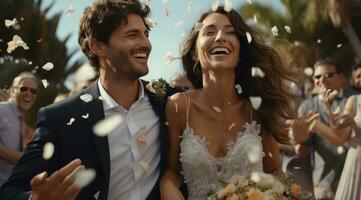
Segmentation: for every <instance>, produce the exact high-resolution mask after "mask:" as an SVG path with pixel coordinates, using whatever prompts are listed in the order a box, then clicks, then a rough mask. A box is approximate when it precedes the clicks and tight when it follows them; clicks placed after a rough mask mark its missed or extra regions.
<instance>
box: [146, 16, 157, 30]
mask: <svg viewBox="0 0 361 200" xmlns="http://www.w3.org/2000/svg"><path fill="white" fill-rule="evenodd" d="M145 23H146V24H147V25H148V27H149V28H154V27H155V26H156V25H157V23H156V22H155V21H154V20H152V19H150V18H145Z"/></svg>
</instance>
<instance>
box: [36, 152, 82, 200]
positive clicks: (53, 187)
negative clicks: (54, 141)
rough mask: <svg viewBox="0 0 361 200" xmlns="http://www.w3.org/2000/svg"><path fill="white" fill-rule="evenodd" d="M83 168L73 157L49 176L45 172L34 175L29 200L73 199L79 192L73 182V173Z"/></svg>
mask: <svg viewBox="0 0 361 200" xmlns="http://www.w3.org/2000/svg"><path fill="white" fill-rule="evenodd" d="M81 169H84V166H83V165H81V161H80V160H79V159H75V160H73V161H71V162H70V163H69V164H67V165H66V166H65V167H63V168H61V169H60V170H58V171H56V172H55V173H54V174H52V175H51V176H50V177H48V174H47V172H43V173H40V174H38V175H36V176H35V177H34V178H33V179H32V180H31V188H32V191H31V200H73V199H75V198H76V196H77V195H78V194H79V192H80V190H81V189H80V188H79V187H77V186H76V185H75V184H74V183H75V174H76V173H77V172H78V171H79V170H81Z"/></svg>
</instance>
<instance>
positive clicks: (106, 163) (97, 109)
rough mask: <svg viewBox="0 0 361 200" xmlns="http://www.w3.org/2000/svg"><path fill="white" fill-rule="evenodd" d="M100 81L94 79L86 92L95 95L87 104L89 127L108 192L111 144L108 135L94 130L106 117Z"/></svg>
mask: <svg viewBox="0 0 361 200" xmlns="http://www.w3.org/2000/svg"><path fill="white" fill-rule="evenodd" d="M97 84H98V81H94V82H93V83H92V84H91V85H90V86H89V87H88V88H87V89H86V90H85V93H89V94H91V95H92V96H93V101H91V102H89V103H87V104H86V106H87V111H88V113H89V120H88V122H89V128H90V132H91V133H92V134H91V137H92V139H93V142H94V145H95V149H96V151H97V154H98V158H99V160H100V164H101V167H102V169H103V172H104V175H105V178H106V179H105V180H106V183H105V186H106V187H105V188H104V189H105V191H104V192H106V193H107V192H108V188H109V180H110V156H109V144H108V137H99V136H96V135H95V134H94V132H93V130H92V129H93V126H94V125H95V124H96V123H97V122H99V121H100V120H102V119H104V109H103V102H102V100H100V99H99V95H100V94H99V89H98V85H97Z"/></svg>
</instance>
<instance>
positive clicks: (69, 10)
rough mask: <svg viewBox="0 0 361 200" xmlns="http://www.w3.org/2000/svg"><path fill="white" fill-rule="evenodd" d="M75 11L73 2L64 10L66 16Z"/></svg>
mask: <svg viewBox="0 0 361 200" xmlns="http://www.w3.org/2000/svg"><path fill="white" fill-rule="evenodd" d="M74 11H75V7H74V5H73V4H70V5H69V6H68V8H67V9H66V10H65V11H64V14H65V15H66V16H69V15H70V14H71V13H73V12H74Z"/></svg>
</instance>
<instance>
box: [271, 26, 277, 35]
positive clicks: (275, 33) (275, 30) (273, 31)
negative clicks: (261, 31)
mask: <svg viewBox="0 0 361 200" xmlns="http://www.w3.org/2000/svg"><path fill="white" fill-rule="evenodd" d="M271 32H272V34H273V35H274V36H278V28H277V26H273V27H272V28H271Z"/></svg>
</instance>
